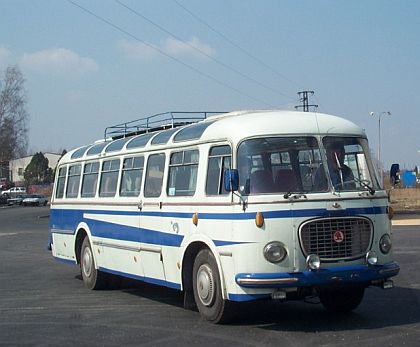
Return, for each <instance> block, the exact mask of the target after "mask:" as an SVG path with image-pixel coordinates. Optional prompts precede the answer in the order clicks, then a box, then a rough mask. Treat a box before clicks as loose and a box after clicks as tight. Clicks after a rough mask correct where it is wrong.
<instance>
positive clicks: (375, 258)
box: [366, 251, 378, 265]
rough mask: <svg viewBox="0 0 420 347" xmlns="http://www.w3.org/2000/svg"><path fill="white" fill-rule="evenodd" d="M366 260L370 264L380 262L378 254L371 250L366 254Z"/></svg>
mask: <svg viewBox="0 0 420 347" xmlns="http://www.w3.org/2000/svg"><path fill="white" fill-rule="evenodd" d="M366 262H367V263H368V265H376V263H377V262H378V256H377V255H376V252H375V251H369V252H367V254H366Z"/></svg>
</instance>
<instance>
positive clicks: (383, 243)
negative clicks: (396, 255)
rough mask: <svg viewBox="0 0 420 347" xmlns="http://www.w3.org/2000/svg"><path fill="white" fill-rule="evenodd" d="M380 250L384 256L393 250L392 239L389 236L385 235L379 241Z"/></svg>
mask: <svg viewBox="0 0 420 347" xmlns="http://www.w3.org/2000/svg"><path fill="white" fill-rule="evenodd" d="M379 248H380V249H381V252H382V253H383V254H388V253H389V251H390V250H391V248H392V242H391V237H390V236H389V235H388V234H385V235H383V236H382V237H381V239H380V240H379Z"/></svg>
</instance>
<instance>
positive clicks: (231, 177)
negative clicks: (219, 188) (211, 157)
mask: <svg viewBox="0 0 420 347" xmlns="http://www.w3.org/2000/svg"><path fill="white" fill-rule="evenodd" d="M223 178H224V183H225V190H226V191H227V192H235V191H237V190H238V188H239V174H238V170H236V169H227V170H225V173H224V177H223Z"/></svg>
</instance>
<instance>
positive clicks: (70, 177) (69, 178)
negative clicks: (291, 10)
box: [65, 163, 82, 199]
mask: <svg viewBox="0 0 420 347" xmlns="http://www.w3.org/2000/svg"><path fill="white" fill-rule="evenodd" d="M73 168H78V170H76V172H75V173H72V172H71V171H72V169H73ZM75 177H78V178H79V180H78V182H77V185H76V186H77V192H76V193H75V194H74V192H73V193H72V195H69V187H70V182H72V181H73V178H75ZM81 177H82V164H80V163H76V164H73V165H69V167H68V170H67V186H66V189H65V192H66V194H65V195H66V199H74V198H77V197H78V196H79V191H80V180H81Z"/></svg>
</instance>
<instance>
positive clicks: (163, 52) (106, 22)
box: [67, 0, 274, 108]
mask: <svg viewBox="0 0 420 347" xmlns="http://www.w3.org/2000/svg"><path fill="white" fill-rule="evenodd" d="M67 2H69V3H71V4H72V5H74V6H76V7H78V8H79V9H81V10H82V11H84V12H86V13H88V14H90V15H91V16H93V17H95V18H96V19H98V20H100V21H101V22H103V23H105V24H107V25H109V26H110V27H112V28H114V29H115V30H117V31H119V32H121V33H123V34H125V35H127V36H129V37H131V38H132V39H134V40H136V41H138V42H140V43H142V44H144V45H146V46H148V47H150V48H152V49H153V50H155V51H157V52H159V53H160V54H162V55H163V56H165V57H167V58H169V59H171V60H173V61H175V62H177V63H178V64H181V65H183V66H184V67H186V68H188V69H190V70H192V71H194V72H196V73H197V74H199V75H201V76H203V77H206V78H207V79H210V80H212V81H213V82H215V83H217V84H219V85H221V86H223V87H225V88H228V89H231V90H233V91H235V92H236V93H238V94H240V95H242V96H245V97H247V98H249V99H252V100H254V101H256V102H258V103H261V104H263V105H265V106H268V107H270V108H273V107H274V106H273V105H270V104H269V103H267V102H265V101H264V100H261V99H259V98H256V97H254V96H252V95H249V94H247V93H244V92H242V91H241V90H239V89H237V88H235V87H233V86H231V85H229V84H227V83H224V82H222V81H220V80H218V79H216V78H214V77H213V76H211V75H209V74H207V73H205V72H203V71H201V70H199V69H197V68H196V67H194V66H192V65H190V64H187V63H185V62H183V61H182V60H180V59H178V58H176V57H174V56H172V55H170V54H168V53H166V52H165V51H163V50H162V49H160V48H159V47H156V46H154V45H152V44H151V43H148V42H146V41H144V40H142V39H140V38H138V37H137V36H135V35H134V34H132V33H130V32H128V31H127V30H125V29H123V28H121V27H120V26H118V25H116V24H114V23H112V22H111V21H109V20H107V19H105V18H103V17H101V16H100V15H98V14H96V13H94V12H93V11H91V10H88V9H87V8H85V7H83V6H82V5H80V4H78V3H76V2H75V1H73V0H67Z"/></svg>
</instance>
